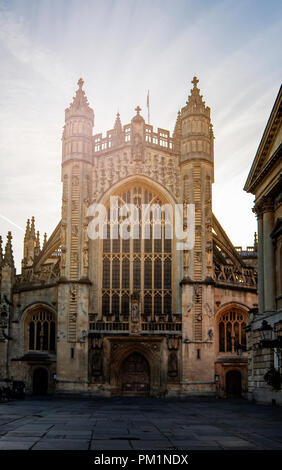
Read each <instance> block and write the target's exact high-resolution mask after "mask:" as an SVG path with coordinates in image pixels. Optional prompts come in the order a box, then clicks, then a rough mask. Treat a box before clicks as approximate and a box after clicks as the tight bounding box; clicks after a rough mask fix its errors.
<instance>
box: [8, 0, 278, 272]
mask: <svg viewBox="0 0 282 470" xmlns="http://www.w3.org/2000/svg"><path fill="white" fill-rule="evenodd" d="M281 31H282V2H281V0H268V1H260V0H237V1H236V2H234V1H233V0H226V1H216V0H213V1H211V0H210V1H209V0H197V1H195V0H162V1H158V0H150V1H149V0H79V1H78V0H56V1H55V0H6V1H4V0H0V174H1V184H0V234H1V235H2V238H3V241H4V245H5V243H6V235H7V232H8V230H11V231H12V235H13V250H14V256H15V261H16V266H17V272H18V273H19V271H20V262H21V259H22V255H23V237H24V231H25V226H26V220H27V218H28V217H29V218H30V217H31V216H34V217H35V222H36V230H39V231H40V237H41V240H42V239H43V233H44V232H47V234H48V236H49V235H50V234H51V233H52V231H53V230H54V228H55V227H56V225H57V223H58V222H59V220H60V216H61V190H62V188H61V175H60V173H61V136H62V130H63V125H64V111H65V108H66V107H68V106H69V104H70V102H71V101H72V97H73V96H74V94H75V90H76V89H77V81H78V79H79V78H80V77H83V79H84V81H85V84H84V89H85V91H86V95H87V97H88V100H89V103H90V106H91V107H92V108H93V109H94V113H95V127H94V134H96V133H98V132H103V135H105V132H106V131H107V130H109V129H111V128H112V127H113V125H114V121H115V116H116V113H117V111H119V113H120V115H121V120H122V123H123V124H127V123H129V122H130V120H131V119H132V117H133V116H134V114H135V111H134V109H135V108H136V106H137V105H140V106H141V108H142V112H141V114H143V116H144V118H145V119H146V120H147V109H146V96H147V90H150V115H151V124H153V126H154V128H155V129H157V127H161V128H164V129H168V130H170V131H171V132H173V128H174V125H175V120H176V116H177V111H178V110H179V109H180V108H181V107H182V106H184V105H185V103H186V100H187V98H188V95H189V93H190V90H191V88H192V85H191V80H192V78H193V76H194V75H197V77H198V78H199V80H200V81H199V84H198V86H199V88H200V89H201V94H202V95H203V99H204V100H205V102H206V105H207V106H209V107H210V108H211V119H212V123H213V126H214V134H215V183H214V185H213V212H214V213H215V215H216V217H217V218H218V219H219V221H220V223H221V224H222V226H223V228H224V230H225V231H226V232H227V234H228V236H229V238H230V239H231V241H232V242H233V244H234V245H235V246H243V248H245V247H246V246H249V245H252V244H253V238H254V232H255V231H256V219H255V216H254V214H253V213H252V207H253V201H254V196H253V195H250V194H247V193H246V192H244V191H243V186H244V183H245V181H246V178H247V176H248V173H249V170H250V168H251V164H252V161H253V159H254V156H255V153H256V150H257V148H258V145H259V142H260V139H261V137H262V134H263V131H264V128H265V125H266V123H267V120H268V117H269V114H270V112H271V109H272V106H273V104H274V101H275V98H276V95H277V93H278V90H279V87H280V84H281V75H282V74H281V69H282V66H281V64H282V61H281V55H282V53H281V51H282V44H281Z"/></svg>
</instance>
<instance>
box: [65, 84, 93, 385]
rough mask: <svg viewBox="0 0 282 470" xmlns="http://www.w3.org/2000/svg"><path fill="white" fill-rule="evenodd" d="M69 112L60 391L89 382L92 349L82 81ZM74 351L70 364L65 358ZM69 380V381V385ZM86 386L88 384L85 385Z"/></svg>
mask: <svg viewBox="0 0 282 470" xmlns="http://www.w3.org/2000/svg"><path fill="white" fill-rule="evenodd" d="M78 86H79V88H78V90H77V91H76V95H75V97H74V99H73V102H72V103H71V105H70V107H69V108H67V109H66V112H65V126H64V132H63V138H62V141H63V148H62V183H63V191H62V222H61V234H60V238H61V263H60V270H61V279H60V283H59V287H58V299H59V300H58V311H59V312H60V315H59V316H58V324H57V327H58V331H60V334H61V339H60V342H58V347H57V360H58V367H57V382H56V386H57V388H58V390H59V389H60V388H64V387H68V386H69V387H70V388H72V387H73V386H74V384H75V383H77V384H78V383H80V384H86V383H87V370H86V369H85V370H83V371H82V370H81V364H82V362H83V360H84V359H83V358H84V357H85V356H86V354H87V351H88V343H87V337H86V335H85V332H86V331H87V330H88V316H87V315H86V314H85V312H88V299H89V286H90V284H91V283H90V281H89V279H88V243H89V240H88V236H87V227H88V219H87V208H88V206H89V204H90V201H91V200H92V171H93V167H92V164H93V161H92V128H93V125H94V112H93V110H92V109H91V108H90V107H89V104H88V101H87V98H86V96H85V92H84V91H83V90H82V86H83V80H82V79H80V80H79V81H78ZM70 351H72V354H73V360H72V361H71V363H68V361H66V360H65V358H66V357H69V356H70ZM66 383H67V384H68V385H66ZM82 386H83V385H82Z"/></svg>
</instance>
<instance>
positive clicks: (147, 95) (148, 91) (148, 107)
mask: <svg viewBox="0 0 282 470" xmlns="http://www.w3.org/2000/svg"><path fill="white" fill-rule="evenodd" d="M149 99H150V98H149V90H148V93H147V108H149V106H150V104H149Z"/></svg>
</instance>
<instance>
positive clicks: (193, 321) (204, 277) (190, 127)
mask: <svg viewBox="0 0 282 470" xmlns="http://www.w3.org/2000/svg"><path fill="white" fill-rule="evenodd" d="M198 82H199V80H198V79H197V78H196V77H194V78H193V80H192V84H193V88H192V90H191V94H190V96H189V97H188V100H187V102H186V105H185V106H184V107H183V108H182V109H181V117H180V119H181V137H180V142H181V148H180V158H181V177H182V199H183V203H184V206H185V205H188V204H192V205H193V206H194V210H195V224H194V233H195V242H194V247H193V249H192V250H190V251H184V253H183V260H184V266H183V268H184V269H183V271H184V279H183V281H182V304H183V305H189V306H190V307H189V308H190V311H189V313H188V314H187V315H185V317H184V318H183V331H185V334H186V335H187V337H188V338H189V341H190V343H189V352H188V351H187V356H186V355H185V356H184V360H183V381H184V382H185V381H188V382H189V381H191V380H192V381H193V380H196V377H197V376H198V375H201V377H202V378H203V377H204V379H203V380H206V381H207V382H208V381H212V380H213V379H214V371H213V370H208V369H207V368H205V367H203V364H201V363H200V362H196V364H195V363H194V362H193V363H191V360H190V359H188V358H190V357H196V355H197V354H198V357H200V356H201V354H202V352H201V351H202V350H203V349H204V348H206V350H207V349H208V348H209V349H210V351H212V348H213V345H212V343H211V342H210V343H207V344H205V338H206V337H207V332H208V331H209V330H210V329H211V327H212V320H211V317H212V314H213V308H214V292H213V280H212V276H213V252H212V183H213V134H212V127H211V122H210V108H209V107H207V106H206V105H205V102H204V101H203V97H202V96H201V95H200V90H199V88H198V86H197V85H198ZM178 128H179V122H178ZM178 132H179V131H178ZM179 134H180V133H179ZM187 349H188V346H187Z"/></svg>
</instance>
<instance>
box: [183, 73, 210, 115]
mask: <svg viewBox="0 0 282 470" xmlns="http://www.w3.org/2000/svg"><path fill="white" fill-rule="evenodd" d="M191 83H192V84H193V88H192V89H191V94H190V95H189V96H188V100H187V101H186V104H187V106H186V110H187V111H188V113H192V114H193V113H195V112H197V113H203V114H205V115H207V116H210V108H209V107H206V105H205V102H204V101H203V96H202V95H200V89H199V88H198V83H199V80H198V78H197V77H194V78H193V80H192V82H191Z"/></svg>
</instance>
